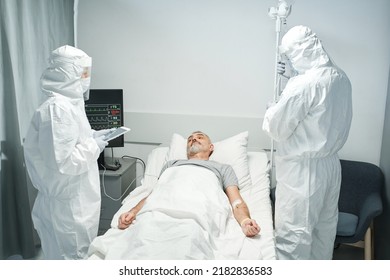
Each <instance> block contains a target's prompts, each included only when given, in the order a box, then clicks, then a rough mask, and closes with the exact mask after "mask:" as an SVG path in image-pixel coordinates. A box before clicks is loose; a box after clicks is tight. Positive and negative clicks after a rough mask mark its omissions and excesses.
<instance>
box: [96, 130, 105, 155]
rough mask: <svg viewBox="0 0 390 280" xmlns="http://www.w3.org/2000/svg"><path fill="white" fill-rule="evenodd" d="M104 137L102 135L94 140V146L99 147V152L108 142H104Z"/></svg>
mask: <svg viewBox="0 0 390 280" xmlns="http://www.w3.org/2000/svg"><path fill="white" fill-rule="evenodd" d="M104 138H105V136H104V134H103V135H102V136H99V137H96V138H94V139H95V141H96V144H97V145H98V147H99V150H100V152H103V151H104V148H105V147H106V146H107V145H108V142H107V141H105V140H104Z"/></svg>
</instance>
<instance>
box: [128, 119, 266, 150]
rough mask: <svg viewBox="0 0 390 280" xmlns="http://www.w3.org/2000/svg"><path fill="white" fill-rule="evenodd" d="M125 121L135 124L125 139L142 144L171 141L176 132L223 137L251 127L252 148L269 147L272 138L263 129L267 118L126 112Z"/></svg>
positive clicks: (214, 138) (217, 139)
mask: <svg viewBox="0 0 390 280" xmlns="http://www.w3.org/2000/svg"><path fill="white" fill-rule="evenodd" d="M124 115H125V119H124V124H125V126H127V127H129V128H131V131H130V132H129V133H126V134H125V142H127V143H139V144H157V145H159V144H169V143H170V140H171V137H172V134H173V133H179V134H181V135H183V136H187V135H189V134H190V133H191V132H193V131H195V130H201V131H203V132H205V133H207V134H208V135H209V136H210V138H211V140H212V141H219V140H223V139H225V138H228V137H230V136H233V135H235V134H238V133H240V132H243V131H249V141H248V148H249V149H250V150H252V151H256V150H260V149H269V148H270V147H271V140H270V138H269V137H268V136H267V135H266V134H265V133H264V132H263V130H262V129H261V127H262V123H263V118H259V117H231V116H230V117H229V116H204V115H203V116H198V115H185V114H162V113H139V112H125V113H124Z"/></svg>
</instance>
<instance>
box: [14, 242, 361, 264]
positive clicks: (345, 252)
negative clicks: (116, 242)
mask: <svg viewBox="0 0 390 280" xmlns="http://www.w3.org/2000/svg"><path fill="white" fill-rule="evenodd" d="M42 258H43V257H42V250H41V249H38V250H37V256H36V257H35V258H34V259H35V260H41V259H42ZM10 259H14V260H17V259H22V258H21V257H20V256H13V257H11V258H10ZM333 260H364V250H363V248H358V247H354V246H350V245H345V244H341V245H340V247H338V248H337V249H335V250H334V253H333Z"/></svg>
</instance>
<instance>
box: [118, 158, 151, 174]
mask: <svg viewBox="0 0 390 280" xmlns="http://www.w3.org/2000/svg"><path fill="white" fill-rule="evenodd" d="M125 158H132V159H135V160H139V161H140V162H141V164H142V169H143V172H142V174H145V170H146V164H145V162H144V161H143V160H142V159H141V158H139V157H133V156H122V159H125Z"/></svg>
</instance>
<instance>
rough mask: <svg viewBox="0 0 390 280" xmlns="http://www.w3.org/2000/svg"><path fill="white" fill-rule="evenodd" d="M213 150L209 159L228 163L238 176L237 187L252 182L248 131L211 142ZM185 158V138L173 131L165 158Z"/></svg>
mask: <svg viewBox="0 0 390 280" xmlns="http://www.w3.org/2000/svg"><path fill="white" fill-rule="evenodd" d="M213 144H214V152H213V153H212V154H211V156H210V160H214V161H217V162H220V163H224V164H229V165H230V166H231V167H232V168H233V170H234V172H235V173H236V175H237V178H238V184H239V186H238V187H239V188H240V189H242V188H244V187H246V186H250V185H251V184H252V182H251V177H250V174H249V165H248V153H247V146H248V131H245V132H242V133H239V134H237V135H235V136H232V137H230V138H227V139H224V140H221V141H218V142H213ZM175 159H187V138H184V137H183V136H181V135H179V134H177V133H174V134H173V136H172V139H171V143H170V145H169V151H168V154H167V158H166V160H167V161H168V160H175Z"/></svg>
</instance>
